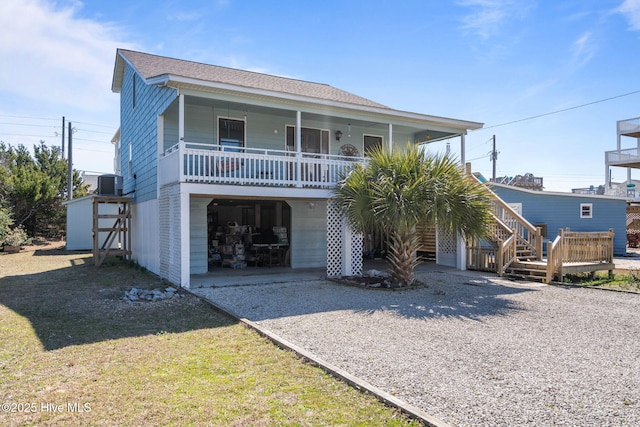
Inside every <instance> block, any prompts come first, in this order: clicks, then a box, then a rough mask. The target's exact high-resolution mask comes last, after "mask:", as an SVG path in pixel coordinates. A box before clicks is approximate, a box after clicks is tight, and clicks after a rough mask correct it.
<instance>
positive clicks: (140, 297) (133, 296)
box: [124, 286, 183, 302]
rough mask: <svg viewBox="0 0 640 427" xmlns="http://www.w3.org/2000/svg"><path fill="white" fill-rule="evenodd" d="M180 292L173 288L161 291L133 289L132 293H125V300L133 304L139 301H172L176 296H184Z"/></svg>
mask: <svg viewBox="0 0 640 427" xmlns="http://www.w3.org/2000/svg"><path fill="white" fill-rule="evenodd" d="M177 292H178V290H177V289H176V288H174V287H172V286H169V287H168V288H165V289H164V290H161V289H138V288H131V290H130V291H126V292H125V293H124V300H125V301H131V302H139V301H159V300H165V299H171V298H173V297H174V296H176V295H178V296H180V297H182V296H183V294H178V293H177Z"/></svg>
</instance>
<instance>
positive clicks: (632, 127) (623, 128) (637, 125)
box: [618, 117, 640, 135]
mask: <svg viewBox="0 0 640 427" xmlns="http://www.w3.org/2000/svg"><path fill="white" fill-rule="evenodd" d="M634 132H640V117H637V118H635V119H628V120H618V135H624V134H627V133H634Z"/></svg>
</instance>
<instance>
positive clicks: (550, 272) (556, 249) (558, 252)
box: [546, 230, 563, 283]
mask: <svg viewBox="0 0 640 427" xmlns="http://www.w3.org/2000/svg"><path fill="white" fill-rule="evenodd" d="M562 234H563V233H562V230H559V231H558V236H556V238H555V239H554V240H553V242H551V241H549V242H547V281H546V283H551V280H553V277H554V276H555V275H556V273H558V272H559V271H560V269H561V268H562V252H563V250H562V243H563V241H562V240H563V239H562Z"/></svg>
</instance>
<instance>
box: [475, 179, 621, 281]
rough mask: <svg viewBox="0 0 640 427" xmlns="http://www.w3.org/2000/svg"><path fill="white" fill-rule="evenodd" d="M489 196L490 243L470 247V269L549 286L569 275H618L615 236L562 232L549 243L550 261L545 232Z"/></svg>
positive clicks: (476, 241) (481, 242)
mask: <svg viewBox="0 0 640 427" xmlns="http://www.w3.org/2000/svg"><path fill="white" fill-rule="evenodd" d="M470 176H473V175H470ZM474 178H475V177H474ZM487 191H489V193H490V194H491V203H492V208H493V211H492V214H493V215H492V216H493V222H492V223H491V224H490V227H489V233H488V237H486V238H485V239H478V240H472V241H469V242H468V244H467V268H468V269H470V270H481V271H491V272H495V273H497V274H498V275H499V276H510V277H515V278H518V279H523V280H531V281H540V282H544V283H551V282H552V281H553V280H558V281H562V280H563V278H564V276H565V275H566V274H574V273H585V272H589V273H591V274H594V273H595V272H596V271H603V270H608V271H609V274H610V275H611V274H613V269H614V268H615V265H614V263H613V238H614V233H613V230H609V231H603V232H576V231H571V230H569V229H568V228H567V229H566V230H559V231H558V236H557V237H556V239H555V240H554V241H553V242H548V243H547V258H546V259H545V258H543V251H542V247H543V239H542V231H541V229H540V227H535V226H533V225H532V224H531V223H529V222H528V221H527V220H526V219H524V218H523V217H522V216H521V215H520V214H518V213H517V212H516V211H515V210H513V209H512V208H511V207H510V206H509V205H508V204H506V203H505V202H504V201H503V200H502V199H500V197H498V196H497V195H496V194H495V193H494V192H492V191H491V190H489V189H487Z"/></svg>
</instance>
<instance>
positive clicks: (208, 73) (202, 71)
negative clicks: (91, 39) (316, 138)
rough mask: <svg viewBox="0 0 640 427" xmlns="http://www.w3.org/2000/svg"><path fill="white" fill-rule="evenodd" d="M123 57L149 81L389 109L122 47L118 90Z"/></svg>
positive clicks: (328, 90) (292, 82)
mask: <svg viewBox="0 0 640 427" xmlns="http://www.w3.org/2000/svg"><path fill="white" fill-rule="evenodd" d="M121 58H122V59H124V60H125V61H127V62H128V63H129V64H131V66H133V67H134V68H135V69H136V71H137V72H138V73H139V74H140V76H142V77H143V78H144V79H145V80H147V79H153V78H157V77H161V76H166V77H168V78H169V79H171V78H172V77H173V78H175V77H182V78H187V79H194V80H199V81H201V82H203V83H219V84H225V85H231V86H238V87H243V88H250V89H260V90H266V91H271V92H278V93H282V94H288V95H296V96H304V97H309V98H316V99H319V100H324V101H334V102H340V103H347V104H353V105H358V106H365V107H375V108H382V109H387V108H388V107H386V106H385V105H382V104H379V103H377V102H374V101H371V100H369V99H366V98H363V97H361V96H358V95H354V94H352V93H350V92H346V91H344V90H341V89H337V88H335V87H333V86H330V85H327V84H321V83H313V82H307V81H304V80H296V79H291V78H286V77H279V76H274V75H269V74H262V73H256V72H252V71H245V70H238V69H234V68H227V67H220V66H216V65H208V64H203V63H200V62H193V61H186V60H181V59H174V58H168V57H164V56H157V55H151V54H148V53H142V52H135V51H131V50H125V49H118V53H117V57H116V66H115V70H114V77H113V87H112V89H113V90H114V91H116V92H118V91H119V90H120V87H121V85H122V75H123V71H124V64H123V63H122V62H121Z"/></svg>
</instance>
